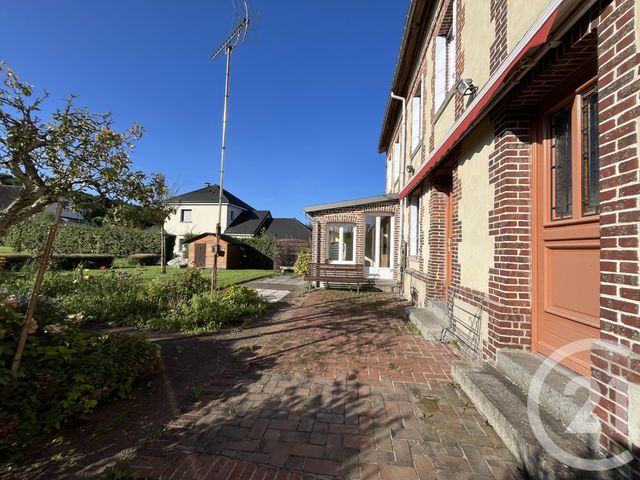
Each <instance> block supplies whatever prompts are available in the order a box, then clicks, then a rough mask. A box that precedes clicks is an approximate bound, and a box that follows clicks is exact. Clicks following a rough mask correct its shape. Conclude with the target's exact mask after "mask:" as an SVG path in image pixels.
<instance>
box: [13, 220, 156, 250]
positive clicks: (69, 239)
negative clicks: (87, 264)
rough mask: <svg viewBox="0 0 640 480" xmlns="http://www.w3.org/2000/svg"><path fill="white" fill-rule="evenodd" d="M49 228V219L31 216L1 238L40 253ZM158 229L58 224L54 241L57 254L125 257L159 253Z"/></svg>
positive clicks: (18, 247)
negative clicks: (30, 218)
mask: <svg viewBox="0 0 640 480" xmlns="http://www.w3.org/2000/svg"><path fill="white" fill-rule="evenodd" d="M48 231H49V221H48V220H46V221H43V220H42V219H32V220H27V221H25V222H22V223H21V224H19V225H14V226H13V227H11V228H10V229H9V232H8V234H7V236H6V238H5V239H4V242H5V245H8V246H10V247H13V248H14V249H15V250H17V251H23V250H28V251H31V252H40V251H42V249H43V248H44V244H45V241H46V238H47V233H48ZM160 238H161V237H160V231H159V230H140V229H135V228H127V227H118V226H103V227H89V226H79V225H60V226H59V228H58V234H57V236H56V241H55V244H54V251H55V252H56V253H59V254H106V255H114V256H116V257H126V256H128V255H133V254H136V253H154V254H158V255H159V254H160Z"/></svg>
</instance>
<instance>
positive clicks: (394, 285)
mask: <svg viewBox="0 0 640 480" xmlns="http://www.w3.org/2000/svg"><path fill="white" fill-rule="evenodd" d="M367 289H368V290H373V291H375V292H384V293H396V292H397V291H398V282H396V281H395V280H390V279H382V278H376V279H372V281H371V283H370V284H369V285H368V286H367Z"/></svg>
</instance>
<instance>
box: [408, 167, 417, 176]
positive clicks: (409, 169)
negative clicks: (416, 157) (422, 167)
mask: <svg viewBox="0 0 640 480" xmlns="http://www.w3.org/2000/svg"><path fill="white" fill-rule="evenodd" d="M405 169H406V170H407V173H408V174H409V175H413V174H414V172H415V171H416V169H415V168H413V165H407V166H406V167H405Z"/></svg>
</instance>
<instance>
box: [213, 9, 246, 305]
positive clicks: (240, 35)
mask: <svg viewBox="0 0 640 480" xmlns="http://www.w3.org/2000/svg"><path fill="white" fill-rule="evenodd" d="M247 30H249V7H248V5H247V2H244V17H242V18H241V19H240V21H239V22H238V24H237V26H236V27H235V28H234V30H233V32H232V33H231V35H229V37H228V38H227V39H226V40H225V41H224V42H222V43H221V44H220V46H219V47H218V49H217V50H216V51H215V52H213V54H211V60H215V59H216V58H217V57H218V56H219V55H220V54H221V53H222V52H225V55H226V56H227V68H226V74H225V82H224V110H223V113H222V148H221V152H220V185H219V186H218V188H219V195H218V222H217V223H216V243H215V247H214V250H213V270H212V271H211V293H214V292H215V291H216V289H217V287H218V257H219V256H221V255H220V254H221V251H220V235H221V233H222V232H221V226H220V224H221V223H222V195H223V194H222V192H223V188H224V157H225V151H226V145H227V112H228V108H229V77H230V71H231V52H233V49H234V48H236V46H238V44H239V43H240V42H244V41H245V40H246V38H247Z"/></svg>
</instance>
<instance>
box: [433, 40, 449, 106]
mask: <svg viewBox="0 0 640 480" xmlns="http://www.w3.org/2000/svg"><path fill="white" fill-rule="evenodd" d="M435 80H436V82H435V104H436V109H438V108H440V105H442V102H444V97H445V95H446V89H447V39H446V37H442V36H438V37H436V78H435Z"/></svg>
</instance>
